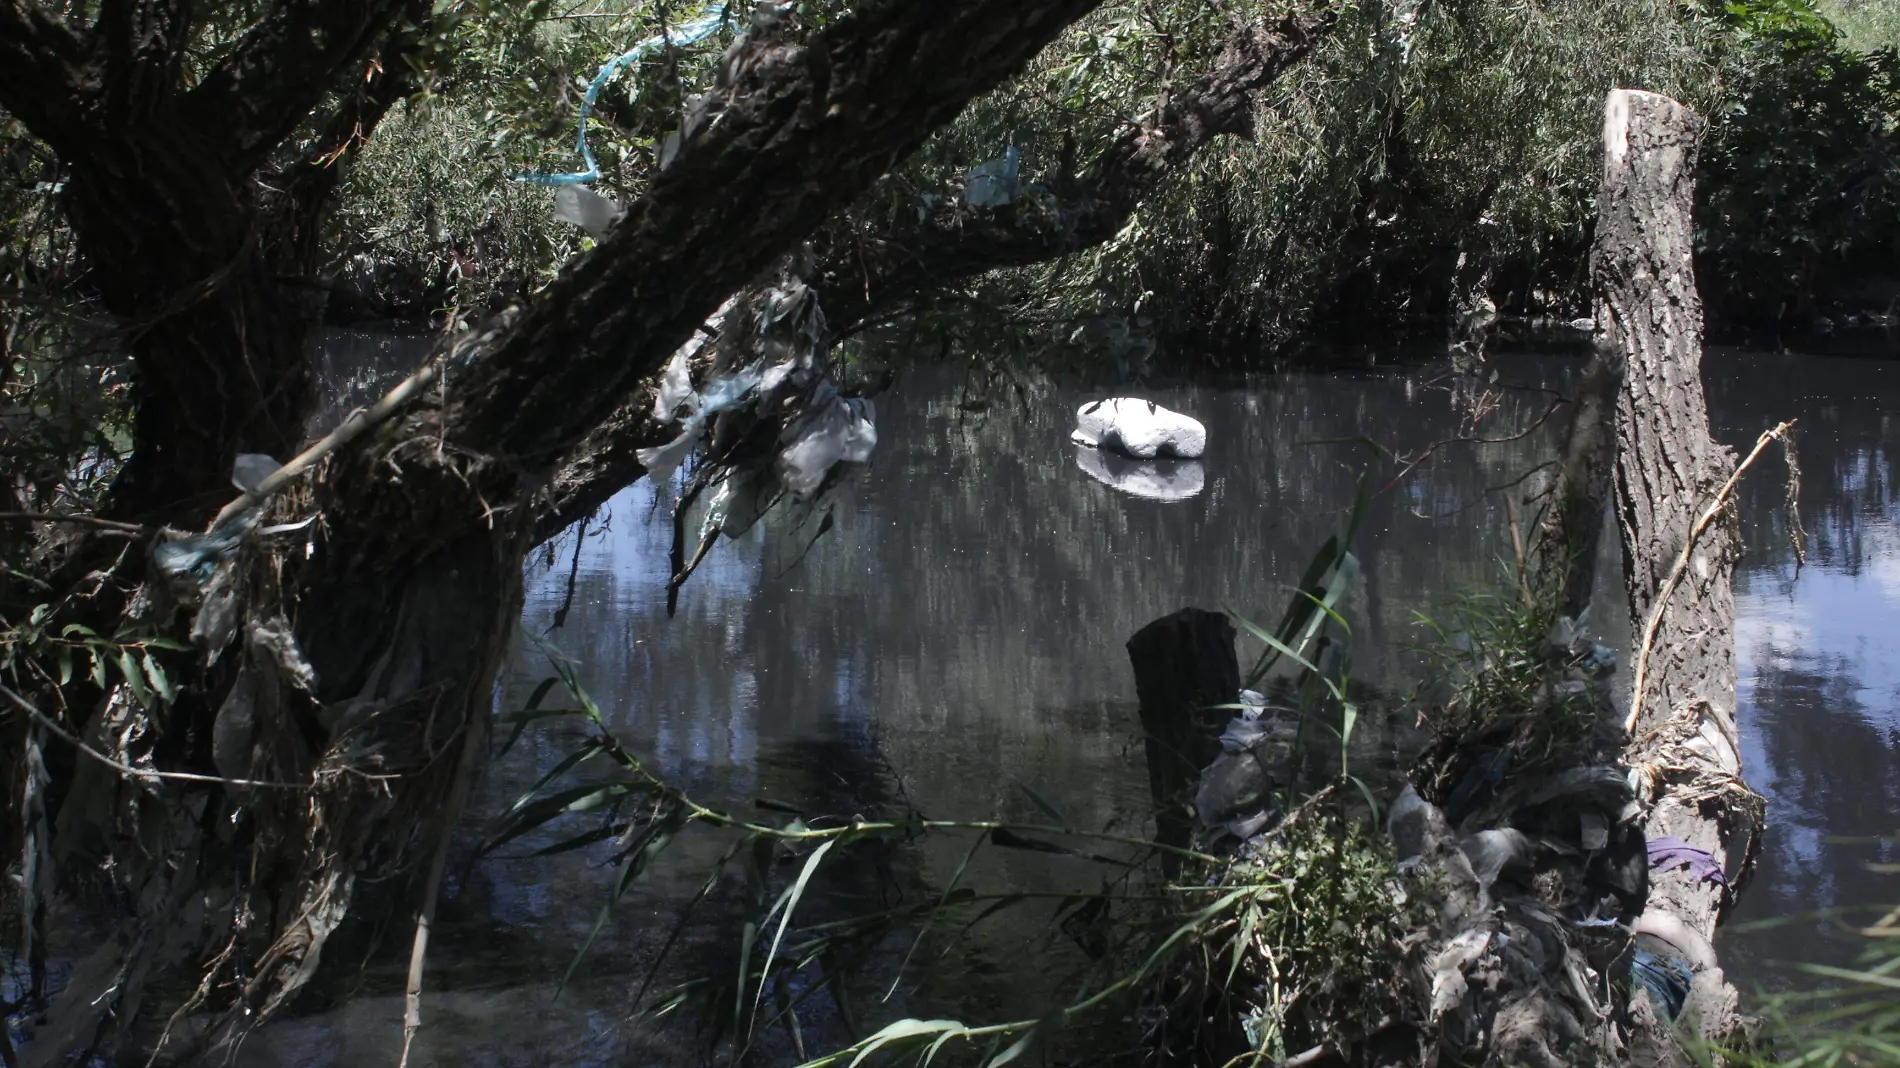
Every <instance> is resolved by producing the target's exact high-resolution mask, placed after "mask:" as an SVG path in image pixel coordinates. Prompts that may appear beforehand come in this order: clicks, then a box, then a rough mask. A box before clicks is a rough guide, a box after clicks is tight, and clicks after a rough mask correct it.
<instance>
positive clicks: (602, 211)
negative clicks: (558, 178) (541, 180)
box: [554, 185, 621, 241]
mask: <svg viewBox="0 0 1900 1068" xmlns="http://www.w3.org/2000/svg"><path fill="white" fill-rule="evenodd" d="M620 213H621V207H620V202H619V201H617V200H615V199H613V198H612V197H604V196H601V195H600V194H599V193H596V192H594V191H593V190H592V189H589V188H587V187H586V186H584V185H564V186H562V187H561V188H560V189H558V190H556V191H555V193H554V217H555V218H557V219H559V220H561V221H562V222H568V223H573V224H574V225H575V226H578V227H580V228H581V229H583V230H585V231H587V236H589V237H591V238H593V239H594V240H596V241H599V240H601V239H603V238H605V237H606V236H607V231H608V230H609V229H611V228H612V227H613V224H614V223H615V222H616V221H618V220H619V218H620Z"/></svg>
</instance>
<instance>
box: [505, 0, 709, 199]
mask: <svg viewBox="0 0 1900 1068" xmlns="http://www.w3.org/2000/svg"><path fill="white" fill-rule="evenodd" d="M728 7H730V5H729V4H724V3H716V4H712V5H711V6H709V7H707V8H706V10H704V11H702V12H700V14H699V17H698V18H696V19H693V20H692V21H690V22H687V23H685V24H683V25H681V26H680V27H679V28H678V29H677V30H675V31H674V32H673V33H670V34H669V33H662V34H659V35H658V36H655V37H649V38H647V39H646V40H644V41H641V42H640V43H639V44H637V45H634V46H633V47H632V48H629V49H628V50H626V51H625V52H622V53H620V54H619V55H617V56H615V57H614V58H612V59H610V60H608V61H607V62H606V63H605V64H604V65H603V66H602V67H601V68H600V73H598V74H596V75H594V80H593V81H592V82H589V83H588V85H587V94H586V95H585V96H583V97H581V117H580V122H579V123H578V126H579V133H578V134H577V135H576V137H575V139H574V147H575V150H576V151H578V152H579V153H580V154H581V162H582V163H585V164H587V169H586V170H584V171H575V172H574V173H572V174H517V175H514V176H513V177H514V180H515V181H517V182H532V183H534V184H535V185H580V184H582V183H584V182H592V181H597V180H599V178H600V164H598V163H595V162H594V150H593V149H591V148H588V147H587V119H588V117H589V116H590V115H592V114H593V113H594V102H595V101H597V100H598V99H600V91H601V90H602V89H603V88H605V87H606V85H607V83H608V82H609V81H612V80H613V76H614V75H616V74H618V73H620V71H621V68H623V67H625V66H626V65H627V64H629V63H632V62H635V61H636V60H641V59H645V58H646V57H647V56H650V55H652V54H653V53H655V52H658V51H659V50H660V49H662V48H665V47H666V46H667V45H669V44H679V45H691V44H698V43H699V42H701V41H703V40H705V39H706V38H708V37H711V36H712V35H713V34H715V33H718V32H719V29H720V28H721V27H722V26H724V25H725V24H726V12H727V8H728ZM635 98H636V99H637V98H638V95H637V93H636V97H635Z"/></svg>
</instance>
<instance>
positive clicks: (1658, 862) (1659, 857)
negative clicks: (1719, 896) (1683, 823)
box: [1649, 838, 1734, 891]
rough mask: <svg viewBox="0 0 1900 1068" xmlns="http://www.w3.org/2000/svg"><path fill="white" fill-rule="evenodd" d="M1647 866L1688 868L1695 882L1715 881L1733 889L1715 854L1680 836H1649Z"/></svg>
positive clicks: (1726, 888)
mask: <svg viewBox="0 0 1900 1068" xmlns="http://www.w3.org/2000/svg"><path fill="white" fill-rule="evenodd" d="M1649 866H1650V867H1652V868H1663V869H1669V870H1673V869H1676V868H1688V869H1689V874H1690V876H1692V877H1693V878H1694V879H1695V880H1696V881H1697V882H1708V883H1715V884H1716V885H1718V886H1720V887H1721V888H1722V889H1724V890H1729V891H1733V890H1734V887H1732V886H1730V885H1729V881H1728V873H1727V872H1725V871H1723V870H1722V862H1721V861H1719V860H1717V859H1715V854H1713V853H1711V852H1709V851H1708V850H1706V849H1700V848H1698V847H1696V846H1692V845H1690V844H1689V843H1687V842H1685V841H1683V840H1682V839H1680V838H1651V839H1650V840H1649Z"/></svg>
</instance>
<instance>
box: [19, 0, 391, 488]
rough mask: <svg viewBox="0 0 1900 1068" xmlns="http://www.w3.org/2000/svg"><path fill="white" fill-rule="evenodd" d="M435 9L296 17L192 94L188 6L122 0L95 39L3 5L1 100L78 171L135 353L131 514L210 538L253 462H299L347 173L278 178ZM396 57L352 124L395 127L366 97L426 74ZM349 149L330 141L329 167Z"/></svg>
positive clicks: (103, 12) (355, 102)
mask: <svg viewBox="0 0 1900 1068" xmlns="http://www.w3.org/2000/svg"><path fill="white" fill-rule="evenodd" d="M427 10H428V5H427V4H426V3H418V2H417V0H374V2H371V0H296V2H285V3H280V4H277V5H274V6H273V7H271V8H269V9H267V10H266V12H265V13H264V15H263V17H261V18H260V19H259V21H258V22H257V24H256V25H255V26H254V27H253V28H252V30H251V31H250V32H249V33H248V34H247V35H246V36H245V37H244V38H243V39H242V40H240V41H239V42H238V43H237V44H236V45H235V46H234V47H233V48H232V49H231V51H230V52H229V54H228V55H226V56H225V57H224V59H223V60H222V61H221V62H219V63H218V64H216V65H215V66H214V67H213V68H212V69H211V70H210V71H209V72H208V73H206V74H205V76H204V77H203V78H202V79H200V80H198V81H197V82H196V83H195V84H191V83H189V82H188V81H187V79H186V78H185V75H184V72H183V62H184V58H183V57H184V55H185V53H186V51H187V49H188V48H189V47H190V46H191V45H192V43H193V26H192V17H191V16H192V10H191V5H190V4H188V3H183V2H180V0H166V2H161V0H142V2H141V0H115V2H108V3H105V4H102V5H100V8H99V12H98V16H97V18H96V19H95V20H94V21H93V22H92V24H91V25H89V26H77V25H69V24H68V22H67V21H66V20H62V19H60V18H58V17H56V16H54V15H53V14H51V13H50V12H48V11H47V10H46V9H44V8H42V7H41V6H40V5H39V4H36V3H33V2H32V0H8V2H6V3H4V4H0V106H4V107H5V108H6V109H7V110H8V111H10V112H12V113H13V114H14V115H16V116H18V117H19V118H20V119H21V120H22V121H24V122H25V123H26V124H27V126H28V128H29V129H31V130H32V131H33V132H34V133H35V134H36V135H37V136H39V137H40V138H41V139H42V140H44V141H45V142H46V143H47V144H48V145H50V146H51V147H52V148H53V149H54V150H55V151H56V152H57V153H58V154H59V157H60V160H61V162H62V164H63V165H64V166H65V167H67V168H68V169H69V172H70V173H71V175H72V177H71V180H70V182H69V183H68V186H67V189H66V192H65V207H66V212H67V217H68V219H69V221H70V222H71V225H72V227H73V230H74V233H75V234H76V236H77V238H78V242H79V246H80V248H81V249H82V250H83V251H84V253H85V255H86V258H87V264H88V268H89V273H88V276H87V277H88V282H89V284H90V285H91V286H92V287H93V289H94V290H95V291H96V293H97V295H98V298H99V300H100V302H101V304H102V305H103V306H104V307H105V309H106V310H107V311H109V312H111V313H112V314H114V315H115V316H116V317H118V318H119V320H120V327H121V330H122V331H123V335H124V338H125V345H126V348H127V350H128V351H129V354H130V355H131V356H132V358H133V363H134V368H135V370H134V374H135V378H136V386H137V388H136V394H137V397H138V407H137V411H136V413H135V418H134V428H133V446H134V448H133V452H132V455H131V457H130V458H129V460H128V461H127V463H126V465H125V467H124V468H123V469H122V471H121V473H120V475H119V477H118V479H117V481H116V483H115V486H114V493H113V498H112V503H111V506H110V510H111V512H112V513H113V514H115V515H118V516H121V517H125V518H135V519H140V520H151V521H158V522H171V523H179V524H184V525H192V524H201V523H202V522H203V521H204V519H205V518H206V517H207V516H208V515H209V514H210V512H211V511H214V510H215V509H216V508H217V506H218V505H219V504H220V503H222V500H223V499H224V498H225V497H227V496H228V492H227V489H228V486H229V472H230V470H231V463H232V460H233V459H234V458H235V456H236V455H237V454H238V453H239V452H262V453H268V454H272V455H277V456H280V457H281V456H286V455H288V454H289V453H290V452H292V451H294V449H295V446H296V445H297V443H298V441H299V439H300V438H301V436H302V432H303V426H304V420H305V419H306V417H307V415H308V411H309V405H310V403H311V400H312V398H313V395H314V393H313V391H314V382H313V380H312V378H311V368H312V367H313V366H314V355H315V352H314V346H315V343H316V331H317V327H318V325H319V323H320V317H321V313H322V306H323V293H322V289H321V286H320V284H319V282H318V280H317V277H316V273H317V271H316V267H317V256H318V252H319V248H318V245H317V237H318V234H317V227H316V225H315V223H316V221H317V220H319V219H320V218H321V216H322V212H323V210H324V209H326V208H327V206H328V201H329V194H330V192H331V191H332V189H333V188H334V175H335V169H334V168H333V167H322V168H316V167H314V164H313V163H312V162H308V161H307V162H306V163H305V164H300V165H295V166H293V167H292V169H291V172H290V173H287V174H281V175H270V176H262V177H264V178H266V180H262V181H260V180H259V179H260V177H261V176H260V174H259V170H260V168H262V167H263V166H264V165H265V164H266V162H267V159H268V157H269V154H270V153H271V152H272V151H274V150H276V149H277V148H278V146H279V145H281V144H282V142H283V141H284V140H285V139H286V138H287V137H288V136H289V135H290V133H291V132H292V131H293V130H294V129H296V127H297V125H298V124H299V123H301V122H303V121H305V120H307V119H308V118H310V116H311V112H312V110H313V109H314V108H315V107H316V106H317V105H318V103H320V102H321V100H322V99H323V97H324V95H325V94H326V93H329V92H331V91H333V90H334V89H335V88H336V87H337V85H338V84H339V82H340V81H342V80H343V77H342V76H343V74H344V73H345V72H346V71H351V72H354V71H356V70H359V69H360V68H359V66H358V65H359V64H364V63H366V62H367V59H368V56H369V54H370V53H371V51H372V50H374V49H375V48H376V46H378V45H379V44H382V45H384V46H385V47H386V48H391V47H393V48H401V47H403V46H404V44H405V41H407V40H408V39H407V38H405V37H404V36H403V31H402V28H401V27H400V26H399V25H398V23H399V22H400V21H401V20H402V19H403V18H404V17H405V15H407V16H408V17H409V18H411V19H412V20H413V19H416V18H420V17H423V16H425V15H426V14H427ZM392 31H393V33H394V36H393V37H392V36H391V34H392ZM383 58H384V59H385V60H387V61H388V62H386V63H383V64H382V73H381V74H378V75H376V76H375V77H373V78H372V79H370V80H369V83H368V84H367V85H364V84H363V83H364V79H361V78H357V79H353V80H354V81H356V82H357V83H358V84H359V85H360V86H362V87H361V88H359V89H358V90H357V91H355V92H349V93H346V94H345V105H344V108H343V111H342V112H340V113H339V115H338V116H337V117H338V118H339V119H341V118H342V117H343V115H344V114H348V116H349V118H350V120H351V125H350V127H349V131H350V132H351V133H352V134H354V133H355V132H356V131H358V130H361V129H365V128H367V127H366V126H365V122H364V120H365V119H368V120H369V121H368V123H367V125H369V126H373V125H374V122H373V119H374V117H375V116H378V115H380V110H373V107H374V105H372V108H365V107H364V103H365V101H366V100H368V101H381V103H380V107H381V108H387V106H388V102H387V101H388V100H389V99H393V98H392V97H390V95H389V94H388V92H387V89H386V87H387V86H390V85H393V84H397V83H399V82H401V81H402V80H403V79H405V78H406V76H407V74H408V71H409V66H408V64H407V63H405V62H401V61H399V60H398V59H397V58H396V54H395V52H394V51H386V52H385V53H384V54H383ZM372 111H373V113H372ZM347 143H348V142H347V141H346V142H345V144H347ZM334 147H335V146H333V145H330V144H328V143H326V142H325V139H324V138H319V139H318V143H317V144H316V145H315V146H313V148H314V149H315V152H313V155H312V157H311V160H312V161H314V159H316V158H317V156H318V155H320V154H322V153H324V152H326V151H329V150H332V149H333V148H334ZM280 180H281V182H280ZM299 194H302V195H301V196H300V195H299Z"/></svg>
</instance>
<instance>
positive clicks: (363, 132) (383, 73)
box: [285, 0, 435, 233]
mask: <svg viewBox="0 0 1900 1068" xmlns="http://www.w3.org/2000/svg"><path fill="white" fill-rule="evenodd" d="M432 7H433V4H432V3H431V0H407V3H406V7H405V10H404V11H403V13H402V17H401V19H400V20H399V21H398V22H397V24H396V26H395V28H394V29H391V30H390V31H389V32H388V34H387V35H385V37H384V39H383V42H382V44H381V45H380V46H378V47H377V49H376V51H375V53H374V55H373V56H372V57H371V58H370V59H369V60H367V61H366V64H367V72H366V74H365V75H364V77H363V78H361V79H360V80H357V81H356V82H355V83H354V84H353V85H351V86H349V87H348V88H347V89H346V90H345V92H344V94H343V99H342V101H341V103H340V104H339V105H338V106H337V108H336V110H335V111H334V112H333V113H331V115H330V116H329V117H328V118H327V119H326V120H325V121H324V122H323V123H322V130H321V132H319V133H318V134H317V136H316V138H315V139H314V140H312V141H311V143H310V144H308V145H306V146H304V151H303V158H302V159H300V160H299V161H298V162H297V163H296V164H294V165H292V166H291V167H290V168H289V169H288V171H287V173H286V176H285V183H286V186H287V188H288V192H289V193H290V196H291V200H292V202H293V203H295V204H297V205H299V206H300V207H302V208H303V209H304V211H305V213H306V214H308V215H311V216H312V218H311V219H310V220H309V223H310V225H309V229H310V230H311V231H312V232H313V233H314V231H315V230H316V229H317V222H318V220H319V219H321V218H322V217H323V216H325V215H327V214H328V210H329V205H330V197H331V196H332V194H334V193H335V191H336V187H337V183H338V182H339V181H340V180H341V178H342V175H343V170H342V168H341V167H339V166H338V163H339V161H341V160H342V159H343V158H345V157H348V156H352V155H354V154H355V152H356V151H357V150H358V149H360V148H361V147H362V146H363V144H364V143H365V142H367V141H368V139H369V135H370V133H371V131H373V130H375V129H376V125H377V124H378V123H380V122H382V121H383V116H385V115H387V114H389V109H391V108H393V107H395V106H396V104H397V102H399V101H401V100H402V99H403V98H404V97H407V96H408V95H410V94H411V93H413V92H415V91H416V90H417V89H419V88H421V84H420V83H421V82H422V81H424V80H426V79H427V78H428V77H429V75H427V74H425V73H424V72H423V69H422V68H423V67H424V66H426V63H425V58H426V57H423V56H421V55H419V54H418V53H419V52H420V51H421V50H422V46H423V42H424V41H426V40H427V39H428V38H429V36H430V34H431V31H432V30H433V29H434V28H435V27H434V25H433V24H432V21H431V19H430V9H431V8H432Z"/></svg>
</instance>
